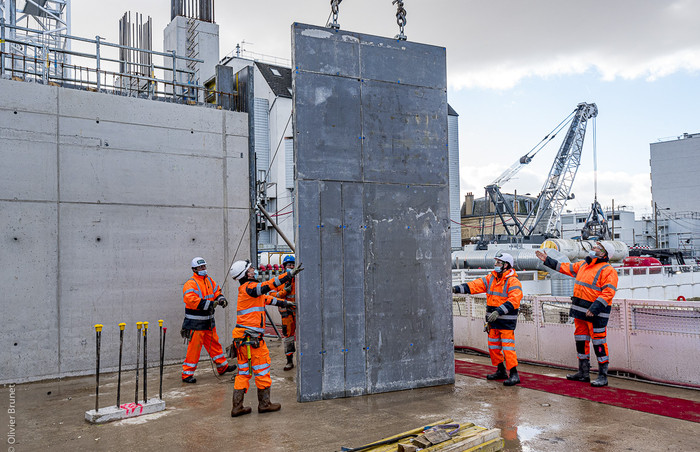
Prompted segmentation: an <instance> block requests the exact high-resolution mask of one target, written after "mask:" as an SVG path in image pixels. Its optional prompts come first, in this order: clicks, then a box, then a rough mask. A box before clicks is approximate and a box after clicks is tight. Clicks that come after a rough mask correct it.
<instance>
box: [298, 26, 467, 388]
mask: <svg viewBox="0 0 700 452" xmlns="http://www.w3.org/2000/svg"><path fill="white" fill-rule="evenodd" d="M292 39H293V44H292V47H293V52H292V53H293V71H294V72H293V83H294V130H295V135H294V140H295V142H294V145H295V146H294V147H295V153H296V154H295V163H296V175H295V179H296V185H295V187H296V200H295V202H296V205H295V212H296V217H297V218H296V220H295V221H296V228H295V229H296V248H297V261H298V262H302V263H303V264H304V267H305V268H306V271H304V272H303V273H301V274H300V275H299V276H298V281H297V291H298V299H299V325H298V331H297V334H298V339H299V347H300V350H299V351H300V353H299V370H298V375H299V377H300V378H298V379H297V381H298V398H299V400H301V401H309V400H318V399H322V398H334V397H345V396H355V395H361V394H372V393H378V392H386V391H394V390H401V389H408V388H416V387H421V386H429V385H438V384H446V383H452V382H454V351H453V338H452V318H451V317H452V316H451V308H450V306H451V295H450V225H449V189H448V149H447V98H446V69H445V49H444V48H441V47H433V46H428V45H423V44H417V43H412V42H403V41H397V40H393V39H387V38H381V37H377V36H368V35H363V34H358V33H351V32H346V31H333V30H331V29H327V28H319V27H313V26H308V25H301V24H294V25H293V27H292Z"/></svg>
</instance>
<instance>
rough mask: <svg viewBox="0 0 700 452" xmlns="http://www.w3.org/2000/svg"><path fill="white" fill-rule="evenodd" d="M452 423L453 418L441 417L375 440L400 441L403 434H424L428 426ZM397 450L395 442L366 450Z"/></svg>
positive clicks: (386, 451) (371, 451)
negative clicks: (429, 422)
mask: <svg viewBox="0 0 700 452" xmlns="http://www.w3.org/2000/svg"><path fill="white" fill-rule="evenodd" d="M452 423H453V421H452V419H451V418H447V419H441V420H439V421H436V422H434V423H431V424H429V425H424V426H423V427H419V428H414V429H413V430H408V431H406V432H403V433H399V434H397V435H393V436H389V437H386V438H384V439H380V440H378V441H375V442H381V441H385V440H390V439H396V440H397V441H399V440H398V438H400V437H402V436H403V435H408V434H411V433H414V434H416V435H420V434H422V433H423V430H425V429H426V427H431V426H434V425H440V424H452ZM471 425H474V424H471ZM401 441H403V440H401ZM408 441H409V440H408V439H407V440H406V442H408ZM395 450H396V444H395V443H394V444H389V445H382V446H375V447H371V448H368V449H367V450H366V452H388V451H392V452H393V451H395Z"/></svg>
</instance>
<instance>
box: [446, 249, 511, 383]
mask: <svg viewBox="0 0 700 452" xmlns="http://www.w3.org/2000/svg"><path fill="white" fill-rule="evenodd" d="M495 261H496V262H495V265H494V269H493V271H492V272H491V273H489V274H488V275H486V276H485V277H483V278H479V279H475V280H474V281H472V282H469V283H466V284H460V285H459V286H454V288H453V290H452V291H453V292H454V293H468V294H478V293H484V292H486V322H487V327H486V329H485V330H486V331H488V334H489V337H488V343H489V355H490V356H491V363H492V364H493V365H494V366H497V369H496V372H495V373H493V374H489V375H487V376H486V378H487V379H489V380H505V381H504V382H503V384H504V385H505V386H513V385H516V384H518V383H520V377H519V376H518V368H517V366H518V357H517V355H516V354H515V334H514V332H515V327H516V324H517V322H518V310H519V309H520V300H522V298H523V289H522V285H521V284H520V280H518V275H517V273H515V270H514V269H513V262H514V261H513V256H511V255H510V254H508V253H501V252H499V253H498V254H496V257H495ZM506 370H508V371H510V375H509V374H508V373H507V372H506Z"/></svg>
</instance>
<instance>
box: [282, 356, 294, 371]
mask: <svg viewBox="0 0 700 452" xmlns="http://www.w3.org/2000/svg"><path fill="white" fill-rule="evenodd" d="M292 369H294V361H293V358H292V356H291V355H290V356H287V364H285V365H284V370H292Z"/></svg>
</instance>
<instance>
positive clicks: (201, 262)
mask: <svg viewBox="0 0 700 452" xmlns="http://www.w3.org/2000/svg"><path fill="white" fill-rule="evenodd" d="M200 265H207V261H205V260H204V258H203V257H195V258H194V259H192V265H191V267H192V268H195V267H199V266H200Z"/></svg>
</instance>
